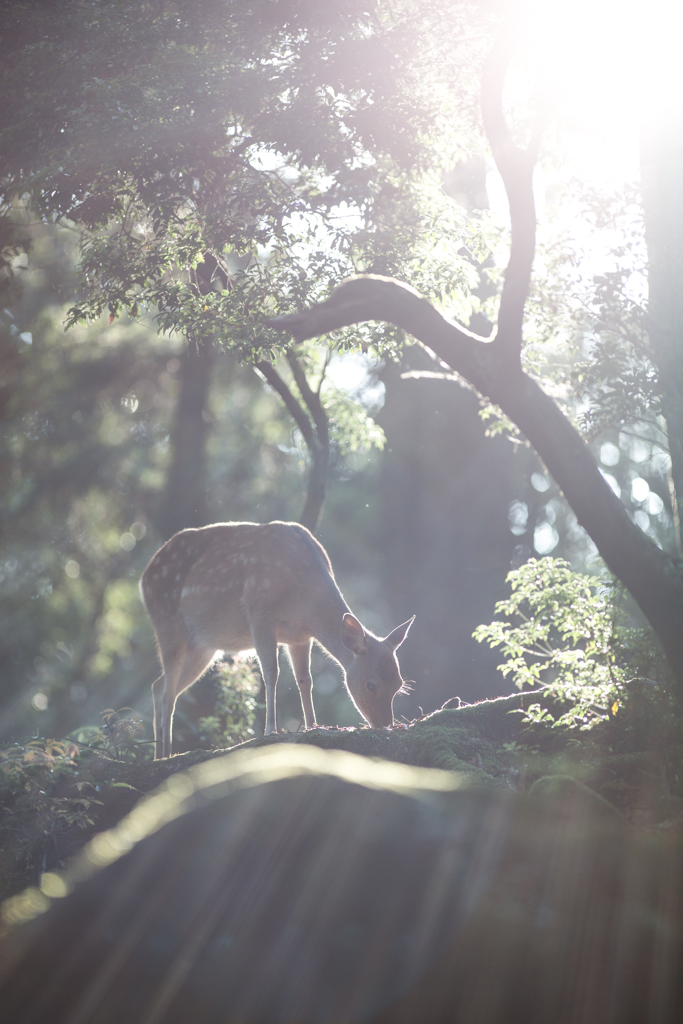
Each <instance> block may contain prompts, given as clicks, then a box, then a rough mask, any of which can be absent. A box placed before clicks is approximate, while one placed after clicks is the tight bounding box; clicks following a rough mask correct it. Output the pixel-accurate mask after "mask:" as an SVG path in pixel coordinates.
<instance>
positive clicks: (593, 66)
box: [517, 0, 683, 180]
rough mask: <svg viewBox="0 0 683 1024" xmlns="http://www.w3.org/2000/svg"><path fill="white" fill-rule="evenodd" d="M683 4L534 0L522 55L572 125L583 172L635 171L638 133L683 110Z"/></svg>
mask: <svg viewBox="0 0 683 1024" xmlns="http://www.w3.org/2000/svg"><path fill="white" fill-rule="evenodd" d="M682 32H683V6H681V5H680V4H679V3H676V2H672V0H647V2H645V0H574V2H573V3H572V4H566V3H560V2H558V0H552V2H548V0H533V3H532V9H531V16H530V18H529V22H528V25H527V28H526V30H525V32H524V34H523V35H524V38H523V41H522V44H521V47H520V51H519V54H518V57H517V60H518V62H519V61H522V62H523V63H524V64H526V65H527V67H528V70H529V71H530V72H531V74H532V76H533V77H534V78H535V80H536V83H537V89H538V90H539V91H540V92H541V93H542V94H543V95H544V97H547V98H548V99H549V100H550V102H551V103H552V105H553V106H554V107H555V109H556V111H557V116H558V118H560V119H561V121H562V122H563V125H564V126H565V127H566V129H568V131H569V133H570V135H571V137H572V143H570V144H571V148H572V150H573V157H574V158H575V159H576V160H577V163H578V164H579V165H580V167H579V168H577V169H580V170H581V171H584V172H589V173H591V174H592V175H596V176H597V177H598V178H601V177H607V178H609V179H612V180H614V178H623V177H626V176H629V174H630V175H631V176H633V174H635V172H636V169H637V153H638V137H639V135H640V133H641V131H642V130H643V129H644V128H649V129H651V128H652V127H653V125H656V124H658V123H659V124H666V123H668V122H670V121H671V119H672V118H674V117H679V116H680V114H681V112H682V111H683V75H682V74H681V57H680V46H681V43H680V40H681V34H682Z"/></svg>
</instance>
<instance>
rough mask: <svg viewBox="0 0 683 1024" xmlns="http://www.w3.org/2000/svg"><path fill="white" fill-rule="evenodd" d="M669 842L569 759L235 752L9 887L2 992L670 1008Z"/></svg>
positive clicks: (591, 1012)
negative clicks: (532, 775)
mask: <svg viewBox="0 0 683 1024" xmlns="http://www.w3.org/2000/svg"><path fill="white" fill-rule="evenodd" d="M681 846H682V843H681V840H680V836H678V835H669V836H668V837H666V836H664V835H663V834H662V833H661V832H660V833H655V832H651V833H649V834H643V833H639V832H637V831H636V830H635V829H634V828H633V826H631V825H630V824H629V823H628V822H627V821H626V819H625V818H624V817H623V816H622V815H621V814H620V813H619V811H617V810H616V809H615V808H614V807H613V806H611V805H610V804H609V803H607V802H606V801H605V800H603V799H602V798H601V797H600V796H598V795H597V794H595V793H593V792H592V791H590V790H588V789H587V788H586V787H584V786H582V785H581V784H580V783H578V782H576V781H575V780H572V779H568V778H564V777H560V776H554V777H549V778H546V779H541V780H539V781H538V782H536V784H535V785H534V787H533V788H532V790H531V792H530V793H527V794H515V793H513V792H511V791H510V790H509V789H507V788H506V787H505V786H503V785H500V786H495V785H494V786H488V787H486V788H482V787H480V786H478V785H476V784H474V783H473V782H472V781H471V780H470V781H468V780H467V779H465V777H464V776H462V775H458V774H457V773H454V772H439V771H427V770H423V769H418V768H412V767H408V766H406V765H400V764H394V763H388V762H379V761H376V760H371V759H369V758H362V757H358V756H355V755H353V754H349V753H346V752H342V751H321V750H318V749H315V748H309V747H305V746H301V745H290V744H286V745H285V744H281V745H275V746H270V747H267V748H265V749H263V748H262V749H254V750H250V751H245V752H244V753H241V754H232V755H229V756H227V757H223V758H216V759H214V760H211V761H208V762H206V763H205V764H203V765H200V766H198V767H197V768H194V769H192V770H191V771H190V772H188V773H184V774H182V775H174V776H172V777H171V778H170V779H169V780H168V781H167V782H166V783H165V784H164V785H163V786H162V787H161V789H159V790H158V791H157V792H156V793H155V794H154V795H153V796H152V797H151V798H149V799H147V800H145V801H142V802H141V803H140V804H139V805H138V806H137V807H136V808H135V809H134V810H133V811H132V812H131V814H129V815H128V816H127V817H126V818H124V819H123V821H122V822H121V823H120V824H119V825H118V826H117V827H116V828H114V829H112V830H111V831H109V832H105V833H101V834H100V835H98V836H96V837H95V839H94V840H93V841H92V842H91V843H90V844H89V845H88V846H87V847H86V848H85V850H84V851H83V853H82V854H81V855H80V857H79V859H78V860H77V861H76V862H75V863H74V864H73V865H72V867H71V869H70V870H69V872H68V873H66V874H64V875H57V874H52V875H48V876H43V879H44V881H43V886H42V891H41V890H38V889H32V890H27V891H26V892H25V893H23V894H22V895H20V896H18V897H15V898H14V899H13V900H12V901H8V902H7V903H6V904H5V907H4V917H5V921H6V922H7V923H9V924H10V925H15V927H14V928H12V929H11V930H10V932H9V935H8V936H7V937H6V938H5V940H4V948H3V950H2V962H1V966H0V1000H1V1001H2V1005H3V1008H4V1015H5V1019H7V1020H11V1021H13V1022H15V1024H29V1022H47V1021H51V1022H53V1021H59V1022H60V1024H61V1022H64V1024H67V1022H68V1024H76V1022H92V1024H95V1022H97V1024H110V1022H111V1024H114V1022H116V1024H119V1022H121V1021H126V1022H131V1024H137V1022H140V1024H142V1022H143V1021H144V1022H146V1024H151V1022H160V1024H161V1022H163V1024H172V1022H173V1024H176V1022H177V1024H187V1022H190V1021H191V1022H193V1024H194V1022H201V1024H205V1022H206V1024H208V1022H212V1024H213V1022H215V1024H218V1022H228V1021H235V1022H237V1021H239V1022H252V1021H253V1022H271V1021H272V1022H282V1024H285V1022H291V1024H304V1022H308V1021H311V1022H321V1024H322V1022H340V1024H341V1022H352V1021H372V1022H376V1024H379V1022H387V1024H388V1022H390V1021H391V1022H406V1024H407V1022H415V1021H420V1022H423V1021H425V1022H430V1021H434V1022H436V1021H446V1020H448V1021H462V1022H463V1024H478V1022H481V1024H484V1022H486V1024H495V1022H503V1021H506V1022H508V1021H524V1022H525V1024H535V1022H538V1024H541V1022H543V1024H546V1022H550V1021H552V1022H561V1024H564V1022H567V1024H569V1022H571V1024H574V1022H586V1024H588V1022H590V1024H592V1022H596V1024H597V1022H600V1024H609V1022H615V1024H616V1022H618V1024H628V1022H631V1021H632V1022H634V1024H635V1022H638V1024H642V1022H657V1024H659V1022H672V1024H673V1022H674V1021H676V1022H677V1021H680V1020H681V1019H682V1018H683V978H682V977H681V972H680V962H681V953H682V952H683V948H682V938H683V932H682V928H681V916H682V915H681V911H682V910H683V858H682V857H681V853H682V852H683V850H682V849H681ZM50 897H52V899H50ZM55 897H62V898H55ZM50 904H51V905H50ZM29 918H33V920H29ZM17 926H18V927H17Z"/></svg>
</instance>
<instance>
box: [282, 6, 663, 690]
mask: <svg viewBox="0 0 683 1024" xmlns="http://www.w3.org/2000/svg"><path fill="white" fill-rule="evenodd" d="M513 49H514V33H513V31H512V30H511V25H510V24H509V23H504V24H503V25H502V27H501V28H500V29H499V31H498V35H497V38H496V42H495V44H494V46H493V48H492V50H491V52H490V55H489V57H488V59H487V61H486V63H485V66H484V71H483V76H482V90H481V102H482V114H483V120H484V126H485V129H486V133H487V136H488V139H489V142H490V145H491V149H492V152H493V156H494V159H495V161H496V165H497V167H498V169H499V171H500V173H501V175H502V178H503V181H504V184H505V190H506V193H507V196H508V200H509V204H510V216H511V245H510V258H509V263H508V266H507V270H506V272H505V277H504V284H503V289H502V294H501V297H500V305H499V310H498V320H497V325H496V329H495V332H494V334H493V336H492V337H491V338H483V337H480V336H478V335H475V334H473V333H471V332H470V331H468V330H465V329H463V328H462V327H460V326H458V325H457V324H455V323H452V322H450V321H449V320H447V319H446V318H445V317H444V316H442V314H441V313H440V312H438V310H437V309H436V308H435V307H434V306H433V305H431V303H430V302H428V301H427V300H426V299H424V298H423V297H421V296H420V294H419V293H418V292H417V291H415V290H414V289H413V288H410V287H409V286H407V285H405V284H402V283H400V282H399V281H396V280H393V279H389V278H386V277H382V276H379V275H359V276H357V277H355V278H353V279H351V280H349V281H347V282H344V283H343V284H342V285H340V286H339V287H338V288H337V289H336V290H335V291H334V292H333V293H332V295H331V296H330V298H329V299H328V300H326V301H325V302H323V303H319V304H318V305H316V306H314V307H312V308H310V309H308V310H307V311H304V312H301V313H298V314H289V315H284V316H280V317H277V318H273V320H272V321H271V323H272V325H273V326H275V327H277V328H278V329H280V330H283V331H288V332H289V333H291V334H292V335H293V336H294V338H295V339H296V340H300V341H303V340H305V339H310V338H314V337H318V336H319V335H321V334H326V333H328V332H330V331H335V330H339V329H340V328H342V327H346V326H349V325H352V324H358V323H362V322H365V321H368V320H378V321H385V322H388V323H390V324H394V325H396V326H397V327H399V328H401V329H402V330H404V331H406V332H407V333H408V334H410V335H412V336H413V337H415V338H416V339H418V340H419V341H420V342H422V343H423V344H424V345H426V346H427V347H428V348H429V349H431V350H432V351H433V352H435V353H436V354H437V356H438V357H439V358H440V359H441V360H443V362H444V363H446V364H447V365H448V366H449V367H451V368H452V369H453V370H454V371H456V372H457V373H459V374H460V375H462V376H463V377H464V378H465V379H466V380H467V381H468V382H469V383H470V384H471V385H473V386H474V387H475V388H476V389H477V391H478V392H479V393H480V394H481V395H483V396H486V397H487V398H489V399H490V400H491V401H492V402H494V403H495V404H496V405H498V406H499V407H500V408H501V409H502V411H503V413H504V414H505V415H506V416H508V417H509V418H510V419H511V420H512V421H513V422H514V423H515V424H516V425H517V427H518V428H519V429H520V430H521V431H522V433H523V434H524V435H525V436H526V437H527V439H528V440H529V442H530V443H531V444H532V445H533V447H534V448H535V449H536V451H537V452H538V454H539V455H540V456H541V458H542V459H543V461H544V463H545V465H546V466H547V468H548V470H549V472H550V473H551V474H552V475H553V477H554V478H555V480H556V482H557V483H558V485H559V486H560V487H561V489H562V491H563V492H564V495H565V497H566V498H567V501H568V502H569V504H570V505H571V507H572V508H573V510H574V512H575V513H576V516H577V519H578V521H579V523H580V524H581V525H582V526H583V527H584V528H585V529H586V531H587V532H588V534H589V535H590V536H591V538H592V539H593V541H594V542H595V544H596V545H597V548H598V550H599V552H600V554H601V555H602V556H603V558H604V560H605V562H606V564H607V566H608V567H609V568H610V570H611V571H612V572H613V573H614V574H615V575H616V576H617V577H618V578H619V579H620V580H621V581H622V582H623V583H624V585H625V586H626V587H627V588H628V590H629V591H630V592H631V594H632V595H633V597H634V598H635V599H636V601H637V603H638V604H639V606H640V608H641V609H642V611H643V612H644V614H645V615H646V617H647V618H648V619H649V621H650V623H651V624H652V627H653V629H654V630H655V632H656V634H657V636H658V638H659V640H660V642H661V644H662V647H663V649H664V651H665V653H666V656H667V659H668V661H669V663H670V665H671V667H672V669H673V671H674V673H675V675H676V677H677V680H678V684H679V686H681V685H683V630H681V622H683V578H682V577H681V574H680V572H679V569H678V566H677V564H676V562H675V561H674V560H673V558H672V557H671V556H670V555H668V554H666V553H665V552H664V551H662V550H660V549H659V548H658V547H657V546H656V545H655V544H654V543H653V542H652V541H651V540H650V539H649V538H648V537H647V536H646V535H645V534H644V533H643V532H642V531H641V530H640V529H639V528H638V526H636V525H635V524H634V523H633V522H632V521H631V519H630V518H629V516H628V515H627V513H626V510H625V508H624V506H623V505H622V504H621V503H620V501H619V499H618V498H617V497H616V495H615V494H614V493H613V491H612V490H611V488H610V487H609V485H608V484H607V483H606V482H605V480H604V479H603V478H602V476H601V474H600V472H599V470H598V467H597V464H596V462H595V460H594V458H593V456H592V455H591V453H590V451H589V449H588V448H587V446H586V445H585V444H584V442H583V441H582V439H581V437H580V435H579V434H578V432H577V431H576V430H575V428H574V427H573V426H572V424H571V423H570V422H569V420H568V419H567V418H566V417H565V416H564V415H563V414H562V412H561V411H560V409H559V408H558V406H557V405H556V404H555V402H554V401H553V400H552V398H551V397H549V396H548V395H547V394H546V393H544V391H543V390H542V389H541V388H540V386H539V385H538V384H537V383H536V382H535V381H534V380H533V379H532V377H530V376H529V374H527V373H526V372H525V371H524V370H523V369H522V366H521V360H520V353H521V348H522V328H523V323H524V310H525V304H526V300H527V297H528V294H529V286H530V280H531V268H532V263H533V259H534V249H535V234H536V216H535V209H534V196H533V190H532V175H533V169H534V165H535V162H536V158H537V155H538V147H539V144H540V137H541V129H542V127H543V123H542V122H539V123H538V124H537V126H536V129H535V130H534V133H533V135H532V139H531V141H530V142H529V144H528V146H527V147H526V148H520V147H519V146H518V145H516V144H515V142H514V141H513V137H512V135H511V132H510V130H509V128H508V125H507V122H506V118H505V114H504V110H503V84H504V79H505V73H506V70H507V67H508V64H509V62H510V59H511V56H512V53H513ZM660 351H661V350H660ZM660 372H661V373H665V372H666V364H665V363H663V364H662V365H661V366H660ZM679 401H680V397H677V398H676V402H679Z"/></svg>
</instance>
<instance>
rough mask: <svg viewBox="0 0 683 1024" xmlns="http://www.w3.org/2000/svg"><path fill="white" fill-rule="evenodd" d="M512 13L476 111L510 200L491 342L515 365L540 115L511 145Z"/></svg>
mask: <svg viewBox="0 0 683 1024" xmlns="http://www.w3.org/2000/svg"><path fill="white" fill-rule="evenodd" d="M518 23H519V16H518V14H517V12H515V13H514V14H513V15H511V16H510V17H509V18H507V19H506V20H505V21H504V22H503V23H502V25H501V27H500V29H499V31H498V35H497V37H496V39H495V42H494V44H493V48H492V49H491V52H490V54H489V56H488V57H487V59H486V61H485V63H484V69H483V74H482V81H481V110H482V117H483V121H484V128H485V130H486V135H487V137H488V140H489V143H490V145H491V151H492V153H493V158H494V160H495V161H496V166H497V168H498V170H499V171H500V175H501V177H502V179H503V184H504V186H505V192H506V194H507V197H508V203H509V205H510V236H511V237H510V259H509V262H508V265H507V269H506V271H505V277H504V282H503V292H502V294H501V297H500V306H499V310H498V326H497V329H496V335H495V344H496V347H497V348H498V349H499V351H500V355H501V357H502V358H504V359H505V360H506V362H507V363H508V365H509V364H510V363H511V362H512V363H514V364H515V365H518V364H519V358H520V352H521V348H522V326H523V322H524V305H525V303H526V299H527V297H528V294H529V283H530V281H531V267H532V264H533V261H534V253H535V249H536V209H535V205H534V193H533V172H534V163H535V160H536V156H537V153H538V147H539V144H540V138H541V133H542V131H543V129H544V127H545V123H546V117H545V116H544V117H543V118H541V119H539V122H538V123H537V125H536V127H535V129H534V132H533V135H532V139H531V142H530V144H529V146H528V148H527V149H520V148H519V147H518V146H516V145H515V143H514V141H513V138H512V135H511V134H510V130H509V128H508V126H507V122H506V120H505V112H504V110H503V85H504V82H505V76H506V73H507V70H508V67H509V64H510V60H511V58H512V54H513V52H514V49H515V46H516V42H517V31H518V27H519V24H518Z"/></svg>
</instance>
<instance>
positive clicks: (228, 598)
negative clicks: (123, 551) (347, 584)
mask: <svg viewBox="0 0 683 1024" xmlns="http://www.w3.org/2000/svg"><path fill="white" fill-rule="evenodd" d="M141 592H142V596H143V600H144V602H145V605H146V607H147V610H148V611H149V613H150V616H151V618H152V621H153V622H154V625H155V628H156V629H157V632H159V629H160V628H161V629H164V628H169V627H168V623H169V622H170V621H171V620H173V621H174V623H175V628H179V627H181V626H182V627H184V628H185V629H186V630H188V631H189V633H190V634H192V636H193V637H194V638H195V639H196V640H197V641H198V642H199V643H201V644H202V645H206V646H209V647H210V646H214V645H215V648H216V649H218V648H222V649H224V650H228V651H238V650H246V649H247V648H249V647H251V646H252V637H251V631H250V624H251V623H253V622H254V621H255V620H257V619H261V620H264V621H266V622H270V623H273V624H274V628H275V630H276V633H277V637H276V638H277V640H278V642H281V643H296V642H303V640H305V639H308V638H309V637H310V636H311V635H313V633H312V631H311V628H310V627H311V625H312V622H313V620H314V619H315V618H316V617H317V615H318V614H319V612H320V608H321V606H324V605H325V604H328V603H330V601H332V602H333V603H337V602H342V599H341V595H340V594H339V591H338V589H337V586H336V584H335V582H334V576H333V573H332V567H331V565H330V562H329V559H328V557H327V554H326V552H325V550H324V548H323V547H322V546H321V545H320V544H319V543H318V542H317V541H316V540H315V539H314V537H313V536H312V535H311V534H310V533H309V531H308V530H306V529H305V528H304V527H302V526H300V525H299V524H298V523H282V522H273V523H265V524H258V523H217V524H215V525H213V526H205V527H201V528H199V529H190V530H182V531H181V532H180V533H177V534H175V536H173V537H171V539H170V540H169V541H167V542H166V544H164V545H163V547H161V548H160V549H159V551H157V553H156V554H155V555H154V557H153V558H152V560H151V562H150V563H149V565H148V566H147V568H146V570H145V572H144V574H143V577H142V580H141ZM342 603H343V602H342Z"/></svg>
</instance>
